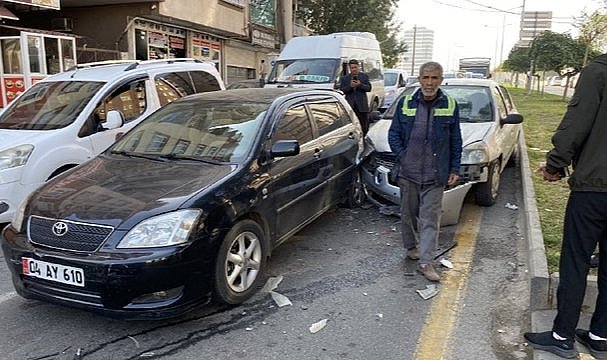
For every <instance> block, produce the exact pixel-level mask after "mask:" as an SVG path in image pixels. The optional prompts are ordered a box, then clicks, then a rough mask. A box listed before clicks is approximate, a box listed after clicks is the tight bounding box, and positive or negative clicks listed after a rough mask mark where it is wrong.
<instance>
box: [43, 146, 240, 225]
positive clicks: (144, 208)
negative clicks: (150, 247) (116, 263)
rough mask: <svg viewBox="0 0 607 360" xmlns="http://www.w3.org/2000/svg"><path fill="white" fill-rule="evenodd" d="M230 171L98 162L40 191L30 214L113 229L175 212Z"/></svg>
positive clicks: (185, 164)
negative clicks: (127, 222) (124, 224)
mask: <svg viewBox="0 0 607 360" xmlns="http://www.w3.org/2000/svg"><path fill="white" fill-rule="evenodd" d="M234 168H235V166H234V165H229V164H226V165H214V164H208V163H203V162H193V161H184V160H179V161H166V162H162V161H153V160H148V159H139V158H126V157H122V156H112V157H105V156H99V157H96V158H94V159H93V160H91V161H89V162H87V163H85V164H83V165H81V166H78V167H76V168H74V169H73V170H72V171H68V172H66V173H64V174H63V175H60V176H58V177H57V178H55V179H53V180H51V181H50V182H49V183H47V184H46V185H44V186H43V187H41V188H40V190H39V191H37V192H36V193H35V195H34V197H33V198H32V201H31V213H32V214H35V215H41V216H45V217H49V218H60V219H68V220H73V221H81V222H93V223H97V224H104V225H110V226H114V227H119V225H120V224H122V223H123V222H124V221H125V220H127V219H130V218H133V217H134V221H135V220H136V221H137V222H138V221H141V220H142V219H144V218H147V217H150V216H153V215H156V214H159V213H163V212H167V211H172V210H175V209H177V208H179V206H180V205H182V204H183V203H184V202H185V201H186V200H188V199H189V198H191V197H192V196H194V195H195V194H196V193H198V192H200V191H202V190H204V189H206V188H208V187H209V186H210V185H211V184H215V183H217V182H219V181H220V180H221V179H222V178H225V177H226V175H227V174H229V173H231V172H232V171H234ZM132 225H134V224H130V225H129V226H132Z"/></svg>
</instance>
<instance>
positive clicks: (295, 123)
mask: <svg viewBox="0 0 607 360" xmlns="http://www.w3.org/2000/svg"><path fill="white" fill-rule="evenodd" d="M313 138H314V136H313V135H312V126H311V124H310V121H309V119H308V114H307V113H306V109H305V107H304V106H303V105H299V106H296V107H293V108H290V109H289V110H287V111H285V113H284V115H283V117H282V118H281V119H280V121H279V122H278V126H277V128H276V133H275V134H274V136H273V137H272V139H273V140H274V141H277V140H297V141H299V144H304V143H307V142H308V141H311V140H312V139H313Z"/></svg>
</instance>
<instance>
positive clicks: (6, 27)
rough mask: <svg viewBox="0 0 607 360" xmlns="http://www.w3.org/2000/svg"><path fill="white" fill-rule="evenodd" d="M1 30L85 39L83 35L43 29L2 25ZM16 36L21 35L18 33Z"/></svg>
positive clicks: (0, 25)
mask: <svg viewBox="0 0 607 360" xmlns="http://www.w3.org/2000/svg"><path fill="white" fill-rule="evenodd" d="M0 29H8V30H14V31H17V32H19V31H25V32H31V33H36V34H44V35H53V36H66V37H73V38H76V39H82V38H84V36H81V35H74V34H71V33H62V32H59V31H50V30H41V29H32V28H26V27H20V26H10V25H2V24H0ZM16 35H19V34H18V33H17V34H16Z"/></svg>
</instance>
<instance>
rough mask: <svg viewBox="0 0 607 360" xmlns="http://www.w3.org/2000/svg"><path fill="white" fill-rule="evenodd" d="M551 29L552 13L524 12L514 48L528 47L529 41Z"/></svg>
mask: <svg viewBox="0 0 607 360" xmlns="http://www.w3.org/2000/svg"><path fill="white" fill-rule="evenodd" d="M551 29H552V11H524V12H523V13H522V14H521V27H520V31H519V40H518V42H517V43H516V45H515V46H516V47H529V45H530V44H531V41H533V39H534V38H535V37H536V36H538V35H539V34H541V33H542V32H544V31H548V30H551Z"/></svg>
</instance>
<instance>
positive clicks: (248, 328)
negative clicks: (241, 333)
mask: <svg viewBox="0 0 607 360" xmlns="http://www.w3.org/2000/svg"><path fill="white" fill-rule="evenodd" d="M245 331H253V328H252V327H247V328H245Z"/></svg>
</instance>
